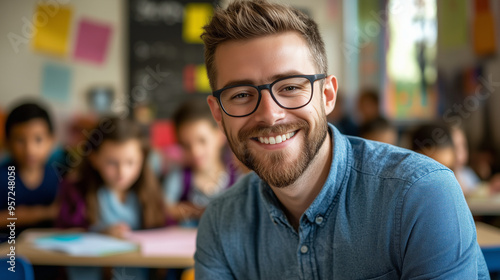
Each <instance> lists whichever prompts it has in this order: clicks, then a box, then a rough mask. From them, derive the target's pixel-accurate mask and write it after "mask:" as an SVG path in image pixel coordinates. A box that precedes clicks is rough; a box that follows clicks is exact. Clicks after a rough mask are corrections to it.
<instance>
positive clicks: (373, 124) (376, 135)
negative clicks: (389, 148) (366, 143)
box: [360, 117, 398, 145]
mask: <svg viewBox="0 0 500 280" xmlns="http://www.w3.org/2000/svg"><path fill="white" fill-rule="evenodd" d="M360 136H361V137H363V138H365V139H368V140H373V141H378V142H382V143H387V144H391V145H397V144H398V132H397V131H396V128H394V126H393V125H392V124H391V123H390V122H389V121H388V120H387V119H385V118H383V117H378V118H375V119H373V120H371V121H369V122H367V123H365V124H364V125H363V126H361V129H360Z"/></svg>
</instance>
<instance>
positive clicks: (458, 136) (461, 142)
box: [451, 125, 481, 194]
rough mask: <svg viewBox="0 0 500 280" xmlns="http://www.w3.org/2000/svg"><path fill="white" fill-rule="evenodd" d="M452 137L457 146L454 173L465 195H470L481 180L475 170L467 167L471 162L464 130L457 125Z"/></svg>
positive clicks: (454, 127)
mask: <svg viewBox="0 0 500 280" xmlns="http://www.w3.org/2000/svg"><path fill="white" fill-rule="evenodd" d="M451 135H452V139H453V144H454V146H455V166H454V168H453V171H454V172H455V177H457V181H458V183H460V186H461V187H462V191H463V192H464V194H468V193H470V192H472V191H474V189H475V188H476V187H477V186H478V184H479V183H480V181H481V180H480V179H479V177H478V176H477V174H476V173H475V172H474V170H472V168H470V167H469V166H468V165H467V164H468V162H469V148H468V142H467V136H466V135H465V132H464V130H463V128H462V127H460V126H457V125H455V126H453V127H452V128H451Z"/></svg>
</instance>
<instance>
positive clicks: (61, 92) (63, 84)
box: [41, 63, 72, 103]
mask: <svg viewBox="0 0 500 280" xmlns="http://www.w3.org/2000/svg"><path fill="white" fill-rule="evenodd" d="M71 76H72V71H71V69H70V68H69V67H67V66H64V65H59V64H54V63H46V64H45V65H43V69H42V83H41V84H42V89H41V92H42V96H44V97H46V98H48V99H49V100H52V101H56V102H59V103H67V102H68V101H69V95H70V85H71Z"/></svg>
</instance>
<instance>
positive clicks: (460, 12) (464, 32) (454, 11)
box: [437, 0, 469, 49]
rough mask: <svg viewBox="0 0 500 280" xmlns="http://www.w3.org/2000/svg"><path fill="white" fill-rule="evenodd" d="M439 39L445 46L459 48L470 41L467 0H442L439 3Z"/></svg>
mask: <svg viewBox="0 0 500 280" xmlns="http://www.w3.org/2000/svg"><path fill="white" fill-rule="evenodd" d="M438 4H439V5H441V6H440V8H439V9H438V15H437V19H438V37H439V38H438V40H439V42H440V43H439V44H440V45H441V46H442V47H443V48H448V49H450V48H457V47H462V46H465V45H466V44H467V42H468V28H469V27H468V25H467V5H468V2H467V1H465V0H441V1H439V3H438Z"/></svg>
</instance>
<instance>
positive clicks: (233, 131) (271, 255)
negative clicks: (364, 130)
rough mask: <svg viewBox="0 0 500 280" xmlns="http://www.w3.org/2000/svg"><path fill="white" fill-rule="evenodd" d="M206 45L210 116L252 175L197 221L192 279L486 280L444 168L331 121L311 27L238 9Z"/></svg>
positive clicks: (273, 8) (329, 82)
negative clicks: (356, 135) (350, 133)
mask: <svg viewBox="0 0 500 280" xmlns="http://www.w3.org/2000/svg"><path fill="white" fill-rule="evenodd" d="M202 38H203V40H204V43H205V61H206V65H207V70H208V75H209V79H210V83H211V86H212V88H213V89H214V92H213V95H212V96H210V97H208V104H209V106H210V108H211V110H212V114H213V116H214V118H215V120H216V121H217V123H218V125H219V126H220V127H221V128H222V129H223V130H224V132H225V133H226V136H227V138H228V142H229V144H230V146H231V148H232V150H233V152H234V153H235V155H236V156H237V158H238V159H239V160H240V161H241V162H243V163H244V164H245V165H246V166H247V167H248V168H250V169H252V170H253V171H255V172H252V173H250V174H249V175H247V176H245V177H243V178H242V179H241V180H240V181H238V182H237V183H236V184H235V185H234V186H233V187H232V188H231V189H229V190H228V191H227V192H226V193H225V194H223V195H222V196H220V197H219V198H218V199H216V200H215V201H213V202H212V203H211V204H210V205H209V207H208V208H207V210H206V211H205V214H204V216H203V217H202V220H201V222H200V226H199V231H198V239H197V251H196V255H195V262H196V264H195V272H196V278H197V279H430V278H433V279H434V278H442V279H477V278H479V279H488V278H489V276H488V271H487V269H486V265H485V262H484V258H483V256H482V254H481V251H480V249H479V246H478V244H477V241H476V233H475V227H474V221H473V220H472V216H471V214H470V212H469V210H468V208H467V205H466V203H465V200H464V197H463V194H462V193H461V191H460V186H459V185H458V183H457V182H456V180H455V179H454V176H453V173H452V172H451V171H450V170H449V169H447V168H446V167H444V166H442V165H440V164H438V163H436V162H434V161H432V160H430V159H429V158H427V157H424V156H421V155H418V154H415V153H412V152H409V151H407V150H403V149H399V148H396V147H394V146H390V145H386V144H381V143H376V142H370V141H366V140H363V139H360V138H350V137H346V136H344V135H342V134H340V133H339V132H338V130H337V129H336V128H335V127H333V126H331V125H329V124H328V123H327V122H326V115H327V114H328V113H330V112H331V111H332V110H333V109H334V107H335V98H336V93H337V80H336V78H335V77H334V76H333V75H327V69H326V68H327V67H326V65H327V63H326V54H325V47H324V43H323V41H322V39H321V36H320V35H319V32H318V28H317V25H316V23H315V22H314V21H312V20H311V19H309V18H307V17H306V16H305V15H304V14H302V13H301V12H299V11H297V10H295V9H292V8H289V7H286V6H282V5H277V4H271V3H268V2H266V1H238V2H233V3H231V4H230V5H229V6H228V7H227V8H226V9H224V10H218V11H216V12H215V14H214V16H213V18H212V20H211V22H210V23H209V24H208V25H207V26H206V27H205V32H204V34H203V35H202Z"/></svg>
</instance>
